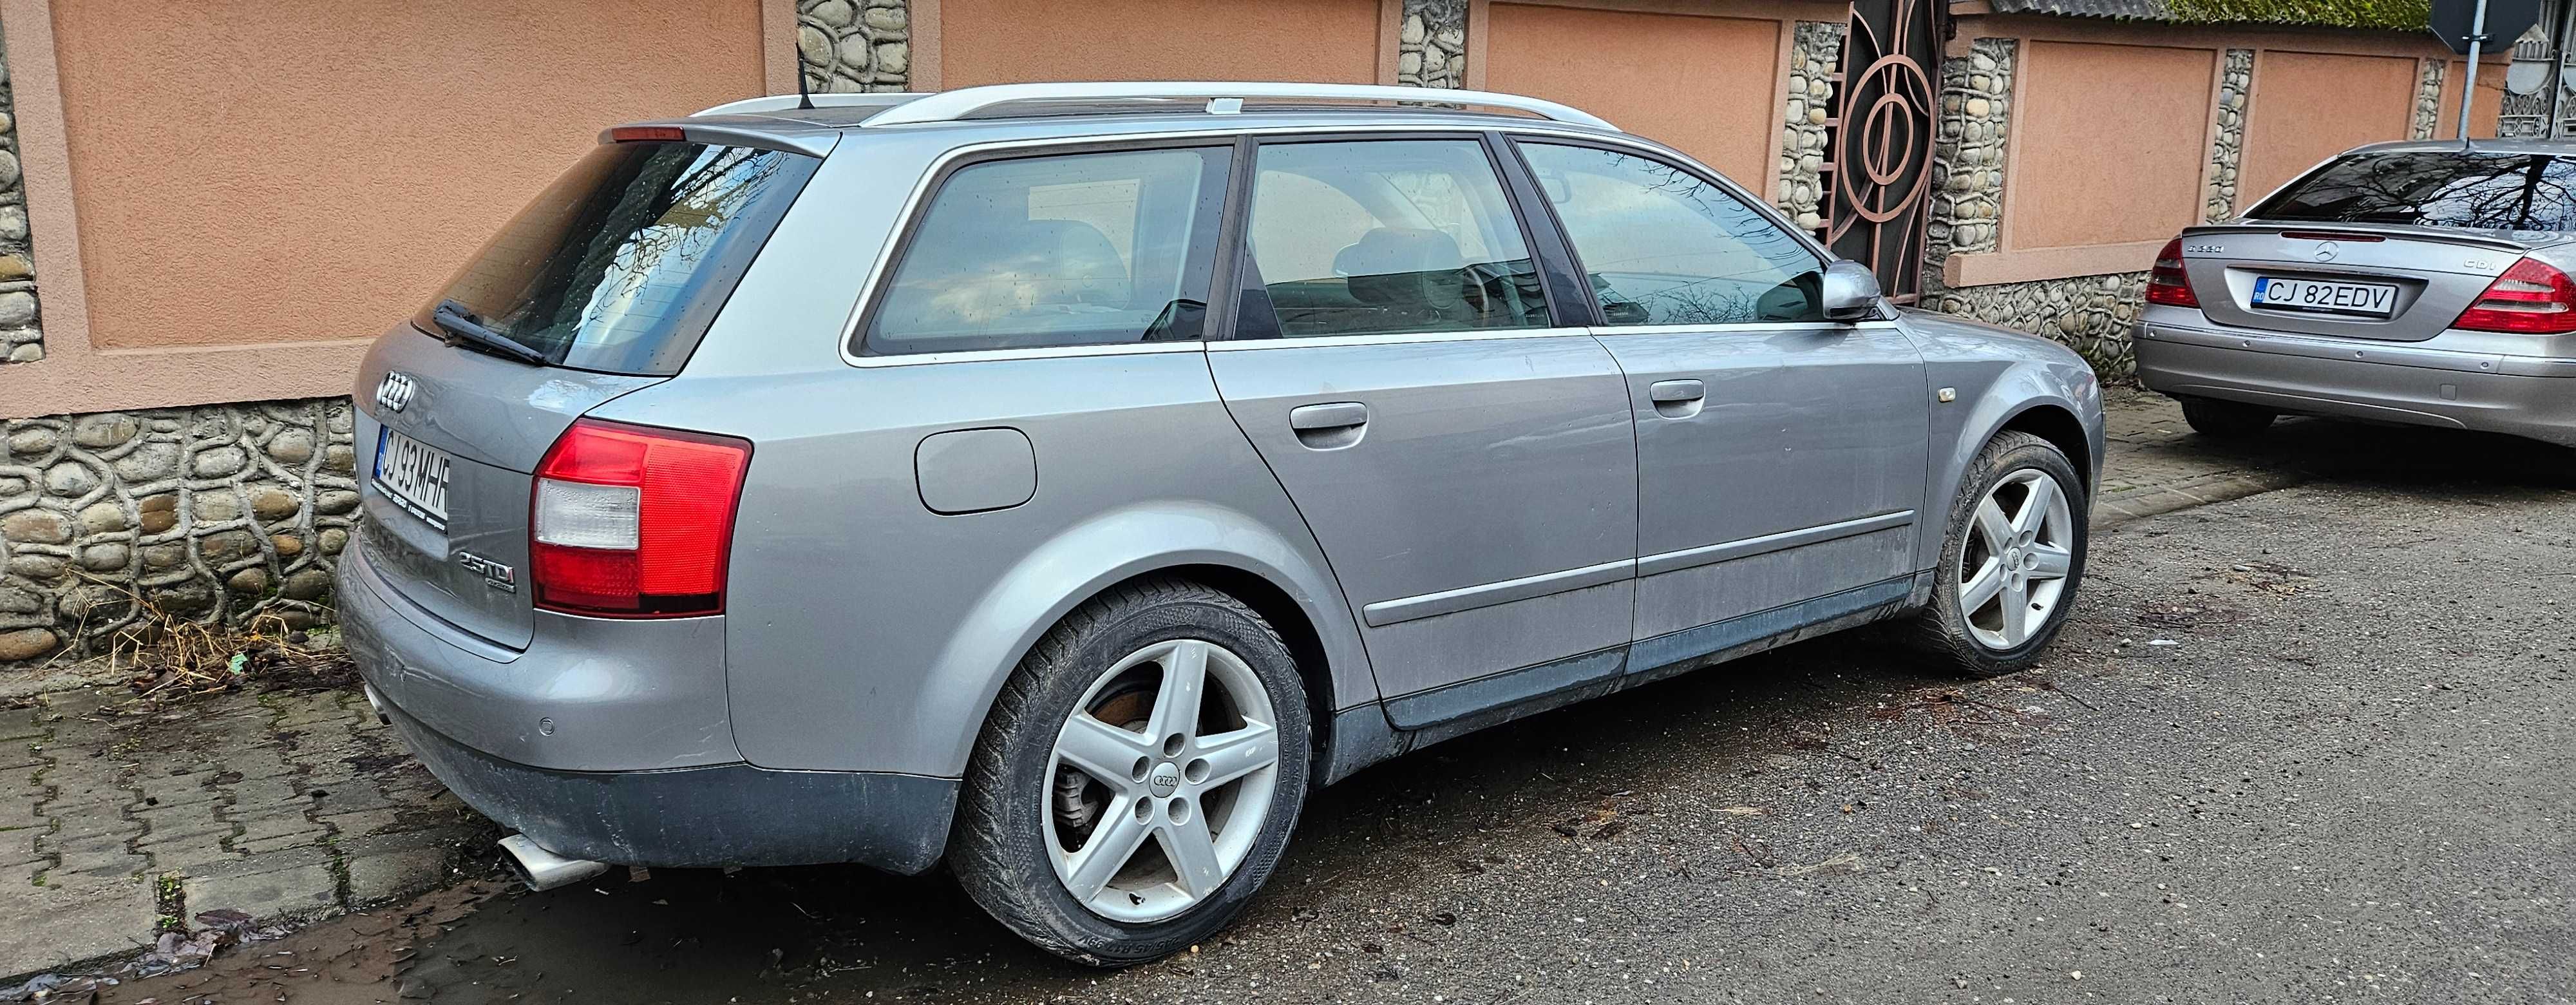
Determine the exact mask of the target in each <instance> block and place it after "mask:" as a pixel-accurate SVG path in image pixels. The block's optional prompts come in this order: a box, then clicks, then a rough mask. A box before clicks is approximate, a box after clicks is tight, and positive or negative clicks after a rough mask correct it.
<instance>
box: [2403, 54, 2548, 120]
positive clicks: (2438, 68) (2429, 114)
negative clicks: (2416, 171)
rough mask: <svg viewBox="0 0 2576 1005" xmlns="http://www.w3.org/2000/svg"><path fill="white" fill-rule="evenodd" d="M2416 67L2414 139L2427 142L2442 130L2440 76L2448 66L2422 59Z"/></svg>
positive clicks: (2443, 62)
mask: <svg viewBox="0 0 2576 1005" xmlns="http://www.w3.org/2000/svg"><path fill="white" fill-rule="evenodd" d="M2416 65H2417V67H2418V69H2417V70H2416V74H2415V120H2414V121H2415V135H2414V138H2415V139H2419V140H2429V139H2432V138H2433V134H2434V133H2435V132H2437V131H2439V130H2440V129H2441V128H2442V76H2443V72H2444V71H2445V70H2447V69H2449V68H2450V64H2449V63H2448V62H2446V61H2444V60H2439V59H2424V60H2417V61H2416ZM2542 117H2543V118H2547V116H2542Z"/></svg>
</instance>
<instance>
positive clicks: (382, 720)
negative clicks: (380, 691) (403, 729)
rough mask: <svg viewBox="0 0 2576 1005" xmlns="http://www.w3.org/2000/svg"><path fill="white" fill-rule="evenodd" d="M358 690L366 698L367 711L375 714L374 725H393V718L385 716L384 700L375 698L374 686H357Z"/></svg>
mask: <svg viewBox="0 0 2576 1005" xmlns="http://www.w3.org/2000/svg"><path fill="white" fill-rule="evenodd" d="M358 690H359V691H360V692H362V693H364V694H365V695H366V696H367V709H368V710H369V711H372V712H374V713H376V723H377V724H378V725H384V726H391V725H393V724H394V717H393V716H390V715H386V714H385V700H384V699H383V698H379V697H376V686H375V685H373V684H361V685H358Z"/></svg>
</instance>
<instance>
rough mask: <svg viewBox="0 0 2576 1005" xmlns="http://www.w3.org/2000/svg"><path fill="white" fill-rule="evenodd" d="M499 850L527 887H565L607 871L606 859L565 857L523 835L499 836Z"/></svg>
mask: <svg viewBox="0 0 2576 1005" xmlns="http://www.w3.org/2000/svg"><path fill="white" fill-rule="evenodd" d="M501 850H502V851H503V852H505V853H507V854H508V855H509V856H510V864H511V865H513V866H516V867H518V870H519V875H520V876H521V877H522V878H524V879H526V880H527V881H528V889H531V890H552V889H554V888H556V887H559V886H569V885H571V884H574V883H578V882H581V881H582V880H585V879H589V878H591V877H593V876H597V875H599V874H600V873H603V872H607V871H608V863H606V862H592V861H588V860H585V859H577V858H565V857H563V856H561V855H557V854H555V853H553V852H550V851H547V850H545V849H544V848H542V847H539V846H538V845H537V843H536V842H535V841H531V840H529V839H528V836H527V835H525V834H512V835H510V836H509V837H505V838H502V839H501Z"/></svg>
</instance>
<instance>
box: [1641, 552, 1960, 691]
mask: <svg viewBox="0 0 2576 1005" xmlns="http://www.w3.org/2000/svg"><path fill="white" fill-rule="evenodd" d="M1913 593H1914V577H1913V576H1910V575H1907V576H1898V577H1896V578H1894V579H1886V580H1881V581H1879V582H1875V583H1871V584H1869V585H1867V586H1857V587H1853V588H1851V589H1848V590H1844V591H1843V592H1841V593H1828V594H1826V595H1824V596H1821V597H1817V598H1816V599H1814V600H1802V601H1799V602H1798V603H1794V604H1789V605H1786V606H1782V607H1774V608H1772V609H1770V610H1767V611H1755V612H1753V613H1751V614H1746V615H1742V616H1740V617H1733V618H1728V619H1726V620H1724V621H1719V622H1716V623H1713V624H1706V625H1701V626H1699V627H1697V628H1684V629H1682V630H1681V631H1678V632H1669V633H1666V634H1663V635H1658V636H1655V637H1654V638H1651V639H1640V640H1638V641H1637V642H1636V643H1635V644H1633V645H1630V646H1629V647H1628V662H1629V663H1630V664H1632V665H1634V666H1635V667H1636V668H1637V670H1638V672H1640V673H1652V672H1653V671H1655V670H1658V669H1661V668H1663V667H1667V666H1671V665H1673V664H1676V663H1683V662H1687V661H1689V660H1693V659H1697V658H1699V657H1702V656H1707V655H1710V654H1712V653H1722V652H1726V651H1727V650H1730V649H1736V648H1739V647H1742V646H1744V645H1746V644H1749V643H1754V642H1760V641H1762V640H1764V639H1768V638H1773V637H1775V636H1780V635H1786V634H1788V633H1790V632H1794V631H1796V630H1798V629H1800V628H1804V627H1807V626H1809V625H1814V624H1818V623H1821V622H1827V621H1833V620H1836V619H1839V618H1846V617H1850V616H1852V615H1855V614H1859V613H1862V612H1865V611H1870V610H1872V609H1873V608H1879V607H1886V606H1889V605H1892V604H1899V603H1903V602H1904V601H1905V600H1906V598H1907V597H1909V596H1912V595H1913Z"/></svg>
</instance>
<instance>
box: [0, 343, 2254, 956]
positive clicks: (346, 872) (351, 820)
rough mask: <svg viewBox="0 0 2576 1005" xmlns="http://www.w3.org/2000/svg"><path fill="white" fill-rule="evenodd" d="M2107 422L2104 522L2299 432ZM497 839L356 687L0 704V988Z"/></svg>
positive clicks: (408, 878) (2218, 475) (383, 887)
mask: <svg viewBox="0 0 2576 1005" xmlns="http://www.w3.org/2000/svg"><path fill="white" fill-rule="evenodd" d="M2109 426H2110V429H2109V432H2110V456H2109V458H2108V462H2107V464H2106V470H2105V474H2104V479H2103V485H2102V491H2101V493H2100V494H2099V497H2098V498H2097V499H2096V500H2095V506H2094V514H2095V515H2094V520H2095V526H2097V527H2107V526H2112V525H2116V524H2118V523H2122V522H2125V521H2128V520H2132V519H2136V518H2138V517H2142V516H2146V515H2149V514H2153V513H2162V512H2167V511H2171V510H2176V509H2182V508H2185V507H2188V506H2197V505H2200V504H2202V503H2207V502H2215V501H2218V500H2220V499H2231V498H2235V497H2238V496H2243V495H2250V494H2253V493H2256V492H2261V491H2266V490H2268V489H2273V488H2280V487H2283V486H2286V485H2290V484H2294V483H2295V482H2297V481H2298V480H2299V476H2298V475H2297V474H2296V471H2295V467H2296V466H2295V464H2294V463H2293V461H2292V458H2294V457H2295V456H2297V454H2298V451H2299V450H2300V449H2301V448H2300V447H2299V446H2298V439H2299V438H2298V437H2296V436H2290V437H2283V438H2280V439H2279V440H2278V441H2274V440H2257V441H2253V442H2251V443H2249V444H2245V445H2227V444H2218V443H2213V442H2211V441H2208V440H2206V439H2203V438H2200V437H2195V436H2193V435H2192V434H2191V433H2190V431H2189V428H2188V427H2187V426H2185V425H2184V424H2183V421H2182V413H2181V410H2180V409H2178V408H2176V407H2175V406H2174V405H2173V404H2172V402H2170V401H2168V400H2166V399H2165V398H2162V397H2160V396H2155V395H2148V394H2143V393H2138V392H2123V391H2114V392H2113V397H2112V400H2111V403H2110V418H2109ZM2282 432H2288V430H2283V431H2282ZM494 835H495V831H494V830H493V826H492V824H491V823H490V822H489V821H485V820H483V819H482V818H481V817H480V816H478V815H476V814H475V813H474V812H473V811H472V810H470V809H467V808H466V807H465V806H464V805H463V804H461V803H459V802H458V801H457V800H456V798H455V797H454V796H452V795H450V794H448V793H447V792H446V790H445V789H443V788H441V787H440V786H439V784H438V782H437V780H436V779H434V778H432V777H430V775H429V773H428V772H427V771H426V770H424V769H422V768H421V766H420V765H419V763H418V762H416V761H414V760H412V759H411V757H410V755H409V754H408V753H406V752H405V751H404V750H403V749H402V745H401V743H400V741H398V740H396V739H395V738H394V736H393V735H392V734H391V732H390V731H388V730H387V729H386V728H385V727H384V726H382V725H380V724H378V723H377V722H376V719H375V716H374V715H373V714H372V713H370V712H369V710H368V709H367V706H366V701H365V699H363V698H361V697H360V696H359V695H358V694H357V693H356V691H355V690H354V689H350V690H338V691H321V692H310V693H288V692H271V693H266V694H260V693H231V694H223V695H217V696H212V697H205V698H199V699H194V700H190V701H187V702H183V703H180V704H177V705H175V706H171V707H167V708H157V709H156V708H150V707H148V706H144V705H142V704H140V703H138V702H137V700H136V699H135V697H134V695H132V694H131V693H129V692H128V691H126V690H125V689H124V688H122V687H112V686H111V687H101V686H91V687H73V688H69V689H64V690H55V691H51V692H47V693H42V694H38V695H36V696H35V697H34V698H33V705H32V707H25V708H15V709H0V919H7V924H5V925H0V983H7V981H8V980H9V979H11V978H14V977H16V976H22V975H24V974H27V973H33V972H39V971H44V970H52V969H60V968H64V967H69V966H72V965H74V964H79V963H83V962H86V961H94V960H99V959H101V958H106V957H113V956H117V955H122V954H131V953H136V952H139V951H141V950H142V949H144V948H145V947H146V946H147V945H148V944H149V943H150V940H151V939H152V938H153V937H154V935H155V934H156V932H157V931H158V930H159V928H160V927H161V926H163V925H167V924H171V923H174V922H177V921H180V920H183V919H187V918H189V917H192V916H193V915H195V914H196V913H197V912H200V911H205V910H210V909H214V908H233V909H236V910H240V911H244V912H247V913H249V914H251V915H252V916H254V917H256V918H259V919H261V920H270V919H277V918H294V919H300V920H313V919H317V918H320V917H324V916H328V915H332V914H337V913H339V912H342V911H347V910H353V909H358V908H361V907H364V906H366V905H369V904H372V903H375V902H379V901H384V900H389V899H392V898H396V897H401V896H406V895H410V894H414V893H418V892H420V891H423V890H426V889H429V888H430V887H433V886H435V885H438V884H439V883H441V882H443V881H445V880H446V879H448V878H450V877H451V876H452V874H453V871H454V869H455V868H456V867H457V866H458V865H461V864H463V863H464V862H465V861H466V858H465V854H466V852H467V851H468V850H479V849H480V848H482V847H483V846H484V845H486V844H488V842H489V841H490V840H491V838H492V837H493V836H494Z"/></svg>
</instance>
